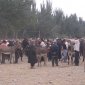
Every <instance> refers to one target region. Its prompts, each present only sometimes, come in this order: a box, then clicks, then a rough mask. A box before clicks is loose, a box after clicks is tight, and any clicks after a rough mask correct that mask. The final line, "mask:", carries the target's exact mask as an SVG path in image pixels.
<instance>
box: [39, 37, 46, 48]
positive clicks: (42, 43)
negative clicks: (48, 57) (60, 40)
mask: <svg viewBox="0 0 85 85" xmlns="http://www.w3.org/2000/svg"><path fill="white" fill-rule="evenodd" d="M40 46H41V47H46V43H45V42H44V40H43V39H41V43H40Z"/></svg>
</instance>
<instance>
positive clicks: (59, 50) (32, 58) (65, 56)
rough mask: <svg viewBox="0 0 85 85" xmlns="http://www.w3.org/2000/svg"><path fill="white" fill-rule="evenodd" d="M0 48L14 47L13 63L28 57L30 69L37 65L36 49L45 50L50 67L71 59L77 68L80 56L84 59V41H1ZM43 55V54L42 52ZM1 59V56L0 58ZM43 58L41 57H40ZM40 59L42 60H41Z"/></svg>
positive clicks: (41, 39) (77, 39) (39, 39)
mask: <svg viewBox="0 0 85 85" xmlns="http://www.w3.org/2000/svg"><path fill="white" fill-rule="evenodd" d="M0 46H2V47H6V46H11V47H12V46H14V47H15V63H18V59H19V57H21V60H22V57H23V55H24V54H25V55H26V56H27V57H28V63H30V65H31V68H33V67H34V65H35V63H37V60H38V59H37V52H36V47H40V48H44V49H47V52H46V54H47V56H46V57H47V58H48V61H51V62H52V66H53V67H54V65H56V66H58V62H59V61H61V62H64V63H67V62H68V63H69V60H70V57H71V59H73V57H74V60H73V63H74V64H75V65H76V66H78V65H79V59H80V56H82V57H83V61H84V57H85V42H84V39H79V38H74V39H43V38H37V39H32V38H30V39H27V38H24V39H23V40H20V39H17V40H1V42H0ZM42 54H43V52H42ZM2 57H3V56H2ZM42 57H43V56H42ZM41 59H42V58H41Z"/></svg>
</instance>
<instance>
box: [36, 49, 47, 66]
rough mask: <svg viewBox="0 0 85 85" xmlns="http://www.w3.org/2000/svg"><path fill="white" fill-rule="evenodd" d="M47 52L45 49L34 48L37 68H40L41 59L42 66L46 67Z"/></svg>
mask: <svg viewBox="0 0 85 85" xmlns="http://www.w3.org/2000/svg"><path fill="white" fill-rule="evenodd" d="M47 51H48V49H47V48H46V47H36V54H37V61H38V66H41V61H42V59H43V61H44V65H47Z"/></svg>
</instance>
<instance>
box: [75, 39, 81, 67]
mask: <svg viewBox="0 0 85 85" xmlns="http://www.w3.org/2000/svg"><path fill="white" fill-rule="evenodd" d="M74 51H75V60H74V63H75V66H78V65H79V52H80V41H79V39H78V38H76V39H75V40H74Z"/></svg>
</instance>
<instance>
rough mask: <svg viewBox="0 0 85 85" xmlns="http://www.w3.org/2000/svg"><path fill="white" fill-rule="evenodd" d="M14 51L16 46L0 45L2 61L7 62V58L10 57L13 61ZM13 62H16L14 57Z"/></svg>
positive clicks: (0, 58)
mask: <svg viewBox="0 0 85 85" xmlns="http://www.w3.org/2000/svg"><path fill="white" fill-rule="evenodd" d="M14 52H15V49H14V47H9V46H2V45H0V62H1V63H5V59H8V60H10V63H11V60H12V58H13V53H14ZM13 62H14V58H13Z"/></svg>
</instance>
